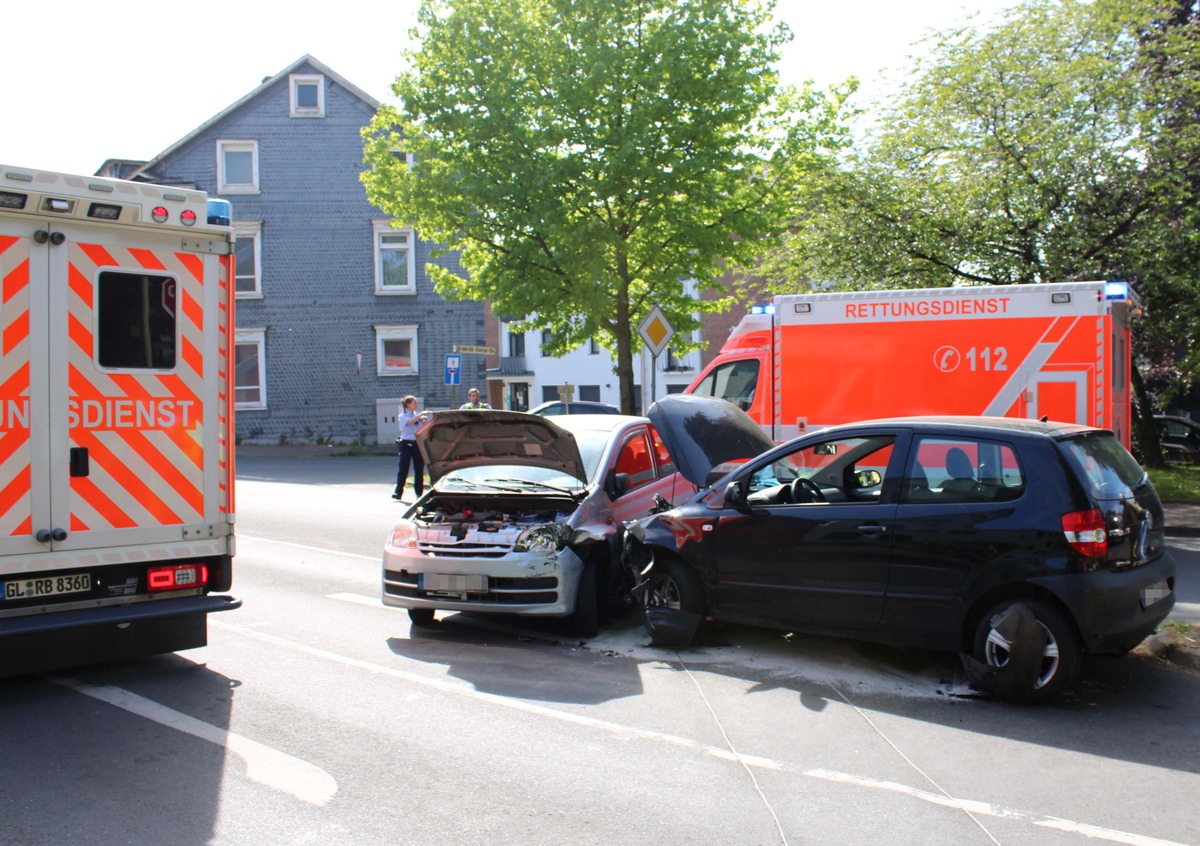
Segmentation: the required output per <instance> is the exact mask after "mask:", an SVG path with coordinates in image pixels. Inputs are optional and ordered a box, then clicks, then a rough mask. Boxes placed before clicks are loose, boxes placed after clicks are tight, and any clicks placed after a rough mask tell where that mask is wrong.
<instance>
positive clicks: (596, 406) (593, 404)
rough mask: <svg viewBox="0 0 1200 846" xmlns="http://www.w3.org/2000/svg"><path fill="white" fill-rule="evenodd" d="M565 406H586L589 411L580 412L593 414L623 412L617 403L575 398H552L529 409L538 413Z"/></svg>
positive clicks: (533, 412)
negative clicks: (566, 399)
mask: <svg viewBox="0 0 1200 846" xmlns="http://www.w3.org/2000/svg"><path fill="white" fill-rule="evenodd" d="M563 407H570V408H586V409H587V411H583V412H578V413H580V414H593V413H594V414H620V413H621V410H620V409H619V408H617V407H616V406H615V405H610V404H609V403H606V402H599V401H597V400H573V401H572V402H563V401H562V400H551V401H549V402H544V403H542V404H541V405H536V406H534V407H533V408H531V409H529V413H530V414H537V413H538V412H539V411H543V410H544V409H547V408H563ZM609 409H611V411H610V410H609ZM562 416H564V417H566V416H568V415H565V414H564V415H562ZM570 416H574V415H570Z"/></svg>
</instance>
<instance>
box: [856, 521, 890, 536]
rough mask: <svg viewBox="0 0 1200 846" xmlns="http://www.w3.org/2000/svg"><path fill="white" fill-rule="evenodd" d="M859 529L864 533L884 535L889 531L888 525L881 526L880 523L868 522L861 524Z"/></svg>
mask: <svg viewBox="0 0 1200 846" xmlns="http://www.w3.org/2000/svg"><path fill="white" fill-rule="evenodd" d="M858 531H859V533H860V534H864V535H882V534H883V533H884V532H886V531H887V526H881V525H879V524H878V523H866V524H864V525H862V526H859V527H858Z"/></svg>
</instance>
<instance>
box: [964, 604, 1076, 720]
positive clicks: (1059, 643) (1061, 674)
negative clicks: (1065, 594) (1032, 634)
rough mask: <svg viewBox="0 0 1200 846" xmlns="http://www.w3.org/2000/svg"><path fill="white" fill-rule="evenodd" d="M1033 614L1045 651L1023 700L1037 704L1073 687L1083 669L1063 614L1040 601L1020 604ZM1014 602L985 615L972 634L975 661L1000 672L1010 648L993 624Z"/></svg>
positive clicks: (1072, 630)
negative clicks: (973, 635)
mask: <svg viewBox="0 0 1200 846" xmlns="http://www.w3.org/2000/svg"><path fill="white" fill-rule="evenodd" d="M1020 601H1021V602H1023V603H1024V604H1025V606H1026V607H1028V608H1029V610H1030V611H1032V612H1033V616H1034V618H1035V619H1036V620H1037V623H1038V625H1039V626H1041V628H1042V631H1043V632H1045V635H1046V647H1045V649H1044V650H1043V651H1042V660H1041V664H1040V666H1039V667H1038V669H1037V673H1036V679H1035V681H1034V684H1033V690H1031V691H1029V692H1028V693H1027V694H1026V695H1024V696H1023V698H1024V700H1025V701H1026V702H1030V703H1034V704H1040V703H1043V702H1047V701H1049V700H1051V699H1054V698H1055V697H1057V696H1059V695H1061V694H1062V693H1064V692H1065V691H1066V690H1068V689H1069V688H1070V687H1071V685H1073V684H1074V683H1075V679H1076V678H1078V677H1079V671H1080V669H1081V668H1082V667H1083V647H1082V646H1081V645H1080V643H1079V638H1078V637H1077V636H1076V634H1075V630H1074V628H1072V626H1071V624H1070V623H1069V622H1067V620H1066V618H1065V617H1063V615H1062V613H1061V612H1060V611H1059V610H1058V609H1057V608H1055V607H1054V606H1052V605H1050V604H1049V603H1046V602H1043V601H1042V600H1039V599H1027V600H1020ZM1016 604H1017V603H1016V602H1003V603H1001V604H999V605H997V606H996V607H995V608H993V609H992V610H990V611H988V612H987V613H986V614H984V615H983V617H982V618H981V619H980V621H979V625H978V626H977V627H976V630H975V642H974V654H975V659H976V660H978V661H980V662H982V663H984V664H986V665H988V666H989V667H996V668H1003V667H1004V666H1005V665H1006V664H1008V659H1009V652H1010V650H1011V648H1012V646H1013V645H1012V644H1011V643H1009V642H1008V640H1007V639H1006V638H1005V636H1004V635H1003V634H1002V633H1001V632H999V631H997V630H996V628H995V627H994V626H993V621H995V620H997V619H998V618H999V617H1000V616H1001V615H1002V614H1003V613H1004V612H1005V611H1007V610H1008V609H1009V608H1011V607H1012V606H1013V605H1016Z"/></svg>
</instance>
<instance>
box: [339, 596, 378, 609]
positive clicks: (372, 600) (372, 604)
mask: <svg viewBox="0 0 1200 846" xmlns="http://www.w3.org/2000/svg"><path fill="white" fill-rule="evenodd" d="M329 598H330V599H336V600H338V601H340V602H353V603H354V604H355V605H366V606H368V607H369V608H384V607H386V606H385V605H384V604H383V600H382V599H380V598H379V597H378V596H363V595H362V594H361V593H331V594H329Z"/></svg>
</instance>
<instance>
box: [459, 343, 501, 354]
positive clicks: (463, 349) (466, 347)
mask: <svg viewBox="0 0 1200 846" xmlns="http://www.w3.org/2000/svg"><path fill="white" fill-rule="evenodd" d="M453 349H454V351H455V352H456V353H470V354H472V355H495V354H496V348H495V347H474V346H471V345H470V344H455V345H454V347H453Z"/></svg>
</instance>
